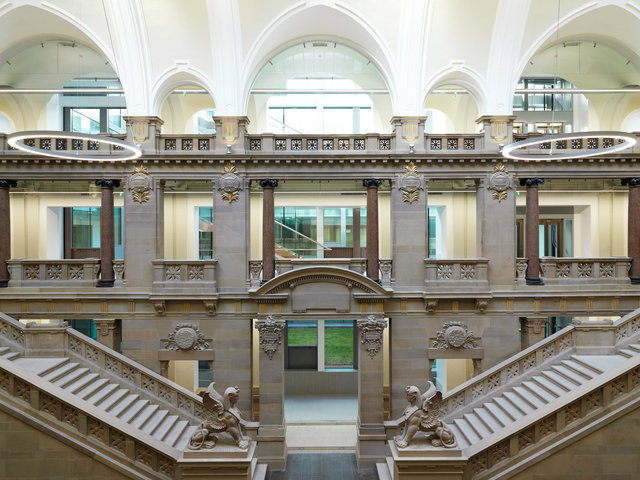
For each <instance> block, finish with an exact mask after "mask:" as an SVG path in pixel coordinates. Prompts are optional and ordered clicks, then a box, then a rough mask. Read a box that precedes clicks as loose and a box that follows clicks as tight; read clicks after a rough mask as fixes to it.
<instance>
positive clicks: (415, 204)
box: [391, 162, 429, 292]
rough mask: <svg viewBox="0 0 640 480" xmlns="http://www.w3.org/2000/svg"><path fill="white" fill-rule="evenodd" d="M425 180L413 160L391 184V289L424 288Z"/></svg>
mask: <svg viewBox="0 0 640 480" xmlns="http://www.w3.org/2000/svg"><path fill="white" fill-rule="evenodd" d="M428 182H429V181H428V180H427V179H426V178H425V177H424V176H423V175H419V174H418V172H417V171H416V167H415V165H414V164H413V162H411V163H409V164H408V165H407V166H405V168H404V169H403V172H402V173H400V174H399V175H397V176H396V179H395V181H394V184H393V186H392V188H391V222H392V223H391V224H392V239H391V244H392V249H393V250H392V254H391V258H392V261H393V275H392V277H393V279H394V286H393V288H394V291H396V292H398V291H418V290H422V289H423V288H424V281H425V279H424V276H425V273H424V264H423V263H422V262H420V261H419V260H420V259H422V258H426V257H427V256H428V248H429V232H428V226H429V223H428V220H429V213H428V204H427V185H428Z"/></svg>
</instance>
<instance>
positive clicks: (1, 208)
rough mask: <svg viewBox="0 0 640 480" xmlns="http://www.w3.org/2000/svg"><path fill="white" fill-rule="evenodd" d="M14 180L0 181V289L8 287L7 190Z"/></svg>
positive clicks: (8, 235) (9, 232)
mask: <svg viewBox="0 0 640 480" xmlns="http://www.w3.org/2000/svg"><path fill="white" fill-rule="evenodd" d="M16 185H17V183H16V182H15V180H7V179H0V287H1V288H4V287H7V286H8V285H9V270H8V269H7V261H8V260H10V259H11V201H10V199H9V189H10V188H11V187H15V186H16Z"/></svg>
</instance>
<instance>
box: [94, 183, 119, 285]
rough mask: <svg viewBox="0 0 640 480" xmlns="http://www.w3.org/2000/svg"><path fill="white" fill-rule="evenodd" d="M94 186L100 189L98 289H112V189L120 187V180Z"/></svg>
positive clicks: (113, 278)
mask: <svg viewBox="0 0 640 480" xmlns="http://www.w3.org/2000/svg"><path fill="white" fill-rule="evenodd" d="M95 183H96V185H97V186H98V187H102V203H101V204H100V279H99V280H98V285H97V286H98V287H113V282H114V280H115V277H114V273H113V257H114V255H115V253H114V248H115V240H114V231H113V227H114V225H113V188H114V187H119V186H120V180H110V179H108V178H101V179H99V180H96V182H95Z"/></svg>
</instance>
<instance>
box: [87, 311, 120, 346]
mask: <svg viewBox="0 0 640 480" xmlns="http://www.w3.org/2000/svg"><path fill="white" fill-rule="evenodd" d="M93 321H94V322H95V324H96V330H97V337H96V340H98V342H100V343H101V344H102V345H104V346H105V347H109V348H111V349H112V350H115V351H116V352H119V351H120V342H121V341H122V331H121V320H117V319H115V318H96V319H94V320H93Z"/></svg>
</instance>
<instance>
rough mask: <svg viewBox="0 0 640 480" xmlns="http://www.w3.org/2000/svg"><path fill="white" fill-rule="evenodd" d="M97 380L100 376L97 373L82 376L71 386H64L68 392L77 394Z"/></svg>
mask: <svg viewBox="0 0 640 480" xmlns="http://www.w3.org/2000/svg"><path fill="white" fill-rule="evenodd" d="M99 378H100V375H98V374H97V373H89V374H87V375H84V376H82V377H81V378H79V379H77V380H76V381H75V382H73V383H72V384H70V385H68V386H66V387H65V389H66V390H67V391H68V392H71V393H73V394H76V393H77V392H79V391H80V390H82V389H83V388H86V387H88V386H89V385H91V384H92V383H93V382H95V381H96V380H98V379H99Z"/></svg>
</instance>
